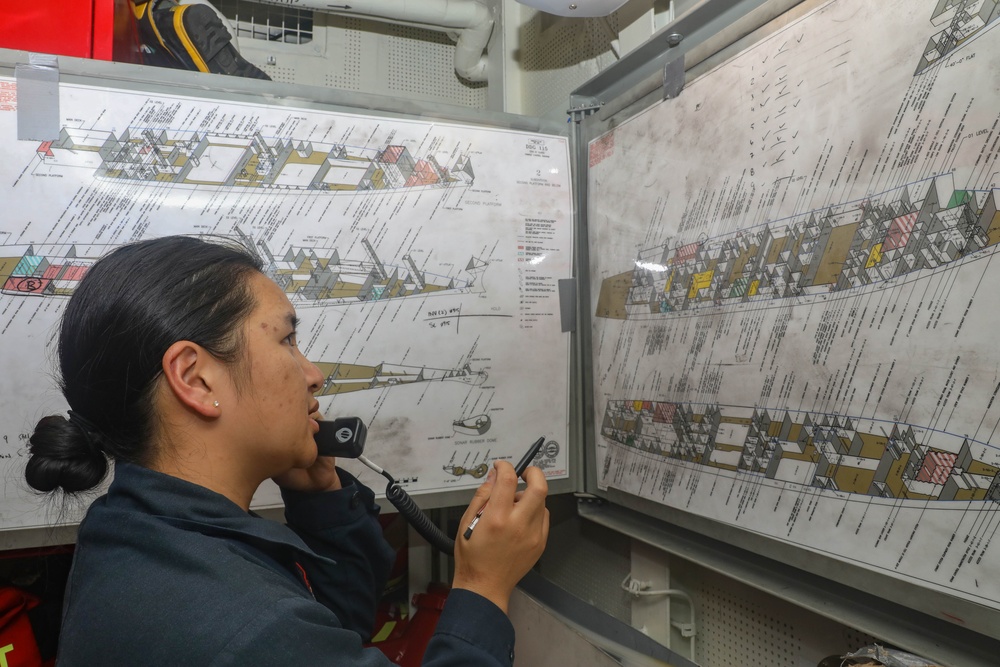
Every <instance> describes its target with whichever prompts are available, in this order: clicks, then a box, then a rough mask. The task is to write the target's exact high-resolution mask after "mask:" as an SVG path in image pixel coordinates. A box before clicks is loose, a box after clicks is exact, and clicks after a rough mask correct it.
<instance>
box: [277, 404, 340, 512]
mask: <svg viewBox="0 0 1000 667" xmlns="http://www.w3.org/2000/svg"><path fill="white" fill-rule="evenodd" d="M309 416H310V417H312V418H313V419H315V420H316V421H320V420H322V419H323V415H322V414H320V413H319V412H318V411H317V412H313V413H311V414H310V415H309ZM336 464H337V460H336V459H335V458H334V457H332V456H317V457H316V460H315V461H313V463H312V465H311V466H309V467H308V468H292V469H291V470H289V471H288V472H286V473H282V474H281V475H278V476H277V477H272V478H271V479H273V480H274V483H275V484H277V485H278V486H280V487H281V488H283V489H288V490H290V491H305V492H307V493H316V492H320V491H337V490H339V489H340V488H341V485H340V476H339V475H337V466H336Z"/></svg>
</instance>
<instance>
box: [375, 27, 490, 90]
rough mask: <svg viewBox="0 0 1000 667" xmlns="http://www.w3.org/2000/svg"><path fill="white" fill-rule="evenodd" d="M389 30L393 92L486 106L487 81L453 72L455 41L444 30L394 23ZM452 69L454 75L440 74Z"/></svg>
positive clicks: (389, 71) (388, 66) (390, 81)
mask: <svg viewBox="0 0 1000 667" xmlns="http://www.w3.org/2000/svg"><path fill="white" fill-rule="evenodd" d="M388 33H389V34H388V38H387V40H386V42H387V46H388V49H387V56H386V59H387V63H386V65H387V70H388V72H387V75H388V76H387V79H386V86H387V88H388V89H389V91H391V92H392V93H393V94H394V95H396V96H398V97H411V96H413V95H430V96H431V97H434V98H437V99H442V100H450V101H452V102H453V103H454V104H460V105H462V106H466V107H472V108H476V109H483V108H485V107H486V83H470V82H467V81H463V80H462V79H460V78H459V77H457V76H454V70H455V43H454V42H452V41H451V40H450V39H449V38H448V36H447V35H446V34H445V33H443V32H431V31H429V30H421V29H419V28H407V27H404V26H395V25H394V26H389V31H388ZM418 63H419V65H417V64H418ZM449 71H450V72H452V76H449V77H445V76H441V74H440V73H441V72H449Z"/></svg>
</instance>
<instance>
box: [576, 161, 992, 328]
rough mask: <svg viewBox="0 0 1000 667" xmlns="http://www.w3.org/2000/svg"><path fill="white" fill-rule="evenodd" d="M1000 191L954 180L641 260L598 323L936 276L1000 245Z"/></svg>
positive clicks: (609, 283)
mask: <svg viewBox="0 0 1000 667" xmlns="http://www.w3.org/2000/svg"><path fill="white" fill-rule="evenodd" d="M998 201H1000V190H995V189H993V190H956V189H955V188H954V185H953V180H952V177H951V175H950V174H947V175H943V176H938V177H936V178H933V179H927V180H924V181H921V182H917V183H912V184H909V185H907V186H904V187H902V188H898V189H895V190H891V191H889V192H885V193H882V194H881V195H879V196H876V197H871V198H868V199H865V200H863V201H858V202H848V203H845V204H840V205H836V206H831V207H828V208H825V209H823V210H819V211H810V212H808V213H806V214H803V215H798V216H795V217H793V218H791V219H789V220H782V221H778V222H774V223H769V224H767V225H763V226H762V227H759V228H755V229H749V230H744V231H740V232H736V233H735V234H731V235H729V236H725V237H721V238H715V239H709V240H705V241H695V242H691V243H684V244H681V245H677V246H673V247H668V246H658V247H655V248H651V249H649V250H644V251H642V252H640V253H639V256H638V258H637V259H636V260H635V268H634V269H633V270H631V271H629V272H627V273H623V274H619V275H616V276H612V277H610V278H607V279H605V280H604V281H603V283H602V285H601V291H600V297H599V299H598V303H597V311H596V314H597V316H598V317H606V318H612V319H627V318H629V317H647V318H648V317H650V316H660V315H664V316H669V315H670V314H671V313H678V312H689V311H692V310H697V309H699V308H705V307H712V306H725V305H728V304H735V303H747V302H753V301H763V300H774V299H786V298H791V297H803V296H809V295H813V294H826V293H830V292H836V291H841V290H849V289H853V288H858V287H864V286H867V285H872V284H875V283H878V282H882V281H886V280H890V279H893V278H898V277H900V276H903V275H906V274H911V273H915V272H918V271H934V270H937V269H939V268H943V267H946V266H947V265H948V264H950V263H952V262H955V261H957V260H960V259H961V258H962V257H964V256H966V255H968V254H970V253H974V252H976V251H978V250H981V249H983V248H986V247H990V246H995V245H996V244H997V243H998V242H1000V212H998Z"/></svg>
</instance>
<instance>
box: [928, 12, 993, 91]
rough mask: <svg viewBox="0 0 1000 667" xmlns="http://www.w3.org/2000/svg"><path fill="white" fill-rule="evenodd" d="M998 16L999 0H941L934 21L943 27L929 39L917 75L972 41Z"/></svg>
mask: <svg viewBox="0 0 1000 667" xmlns="http://www.w3.org/2000/svg"><path fill="white" fill-rule="evenodd" d="M998 18H1000V0H939V2H938V4H937V6H935V7H934V11H933V12H932V13H931V23H932V24H934V25H935V26H937V27H940V28H941V30H940V31H939V32H937V33H935V34H934V35H933V36H932V37H931V38H930V40H929V41H928V42H927V46H926V47H925V48H924V54H923V57H921V59H920V64H919V65H918V66H917V71H916V74H922V73H924V72H925V71H927V70H928V69H930V68H931V67H933V66H934V65H937V64H938V63H940V62H941V61H942V60H943V59H944V58H945V57H947V56H949V55H951V54H952V53H954V52H955V51H957V50H959V49H961V48H962V47H964V46H966V45H967V44H969V43H970V42H971V41H972V40H973V38H974V37H976V36H977V35H979V34H980V33H981V32H982V31H984V30H985V29H986V28H987V27H992V25H993V24H994V22H995V21H996V20H997V19H998Z"/></svg>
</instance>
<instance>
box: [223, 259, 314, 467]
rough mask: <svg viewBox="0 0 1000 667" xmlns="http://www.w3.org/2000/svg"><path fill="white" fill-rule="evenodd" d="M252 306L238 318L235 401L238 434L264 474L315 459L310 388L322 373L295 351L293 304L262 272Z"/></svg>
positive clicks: (254, 286) (255, 282)
mask: <svg viewBox="0 0 1000 667" xmlns="http://www.w3.org/2000/svg"><path fill="white" fill-rule="evenodd" d="M252 291H253V293H254V297H255V300H256V304H257V305H256V307H255V308H254V310H253V312H251V314H250V316H249V317H248V318H247V320H246V322H245V323H244V325H243V326H244V341H245V345H246V349H245V356H244V359H243V361H242V362H241V363H243V364H245V365H246V366H245V370H244V377H245V378H246V379H245V380H244V381H242V382H241V383H240V385H241V390H240V391H239V392H237V393H236V395H235V396H234V399H233V400H234V402H235V405H233V406H228V405H223V406H222V408H221V409H222V411H223V413H226V412H229V411H230V410H235V411H236V412H237V414H236V415H235V416H236V417H237V418H238V421H237V423H238V424H239V436H240V438H241V439H242V440H243V442H245V443H246V445H247V448H248V451H249V453H251V454H252V455H253V456H255V457H259V459H258V461H259V463H260V464H261V465H262V466H263V469H264V470H265V471H266V472H267V474H268V476H273V475H277V474H280V473H283V472H285V471H287V470H289V469H290V468H293V467H295V468H304V467H308V466H309V465H311V464H312V463H313V462H314V461H315V459H316V441H315V440H314V438H313V436H314V434H315V433H316V432H317V431H318V430H319V425H318V423H317V422H316V420H315V419H314V418H313V417H315V416H316V415H317V411H318V409H319V404H318V402H317V401H316V399H315V398H314V397H313V394H314V393H315V392H316V391H317V390H318V389H319V387H320V386H321V385H322V382H323V375H322V373H320V370H319V369H318V368H316V366H315V365H314V364H313V363H312V362H311V361H309V360H308V359H306V358H305V356H303V355H302V353H301V352H300V351H299V348H298V347H297V345H296V340H295V323H296V321H297V320H296V317H295V309H294V308H292V304H291V303H290V302H289V301H288V297H287V296H285V293H284V292H283V291H282V290H281V288H280V287H278V286H277V285H276V284H275V283H274V282H273V281H271V280H270V279H269V278H267V277H266V276H263V275H260V274H255V275H254V276H253V278H252Z"/></svg>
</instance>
